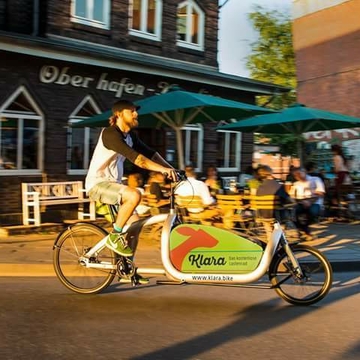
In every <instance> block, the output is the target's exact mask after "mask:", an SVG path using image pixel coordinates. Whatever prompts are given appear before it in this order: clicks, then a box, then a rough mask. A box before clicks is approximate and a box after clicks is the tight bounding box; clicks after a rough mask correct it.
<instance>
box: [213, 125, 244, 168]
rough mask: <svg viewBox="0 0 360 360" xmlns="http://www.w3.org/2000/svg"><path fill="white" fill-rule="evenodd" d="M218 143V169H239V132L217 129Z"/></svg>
mask: <svg viewBox="0 0 360 360" xmlns="http://www.w3.org/2000/svg"><path fill="white" fill-rule="evenodd" d="M218 144H219V151H218V156H217V167H218V170H219V171H240V155H241V154H240V151H241V133H239V132H231V131H218Z"/></svg>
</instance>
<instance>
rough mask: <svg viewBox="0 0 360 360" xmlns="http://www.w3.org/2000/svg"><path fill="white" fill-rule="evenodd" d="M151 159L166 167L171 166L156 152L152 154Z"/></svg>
mask: <svg viewBox="0 0 360 360" xmlns="http://www.w3.org/2000/svg"><path fill="white" fill-rule="evenodd" d="M151 160H152V161H154V162H156V163H157V164H160V165H162V166H165V167H167V168H172V166H171V165H170V164H169V163H168V162H167V161H166V160H165V159H164V158H163V157H162V156H161V155H160V154H159V153H158V152H156V153H155V154H154V155H153V156H152V158H151Z"/></svg>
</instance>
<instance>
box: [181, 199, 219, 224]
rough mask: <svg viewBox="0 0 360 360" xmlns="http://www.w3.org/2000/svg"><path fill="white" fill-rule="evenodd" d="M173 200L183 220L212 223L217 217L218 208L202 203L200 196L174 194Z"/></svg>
mask: <svg viewBox="0 0 360 360" xmlns="http://www.w3.org/2000/svg"><path fill="white" fill-rule="evenodd" d="M175 202H176V205H177V206H178V208H179V210H180V214H181V216H182V217H183V220H184V222H190V223H198V224H203V225H212V224H213V223H214V222H216V220H217V219H218V216H219V212H218V210H217V209H214V208H212V207H209V206H206V205H204V203H203V201H202V198H201V197H200V196H196V195H188V196H181V195H176V197H175Z"/></svg>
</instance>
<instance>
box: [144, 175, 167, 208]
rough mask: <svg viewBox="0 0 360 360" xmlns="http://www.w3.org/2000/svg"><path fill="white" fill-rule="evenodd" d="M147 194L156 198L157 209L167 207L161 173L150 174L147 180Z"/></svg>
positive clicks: (165, 190)
mask: <svg viewBox="0 0 360 360" xmlns="http://www.w3.org/2000/svg"><path fill="white" fill-rule="evenodd" d="M148 185H149V186H148V188H149V193H150V194H153V195H155V196H156V200H157V202H158V206H159V207H163V206H169V200H168V199H169V197H168V196H167V191H168V189H167V187H166V184H165V176H164V175H163V174H162V173H161V172H154V171H153V172H151V173H150V176H149V179H148Z"/></svg>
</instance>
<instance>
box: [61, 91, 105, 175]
mask: <svg viewBox="0 0 360 360" xmlns="http://www.w3.org/2000/svg"><path fill="white" fill-rule="evenodd" d="M100 112H101V111H100V109H99V107H98V106H97V105H96V103H95V101H94V100H93V99H92V97H91V96H90V95H88V96H86V97H85V98H84V99H83V100H82V101H81V102H80V104H79V105H78V106H77V107H76V109H75V110H74V111H73V113H72V114H71V115H70V119H69V125H70V127H69V131H68V151H67V164H68V165H67V169H68V174H70V175H83V174H86V172H87V169H88V167H89V163H90V160H91V156H92V154H93V152H94V149H95V146H96V143H97V140H98V137H99V134H100V131H101V129H100V128H97V129H92V128H72V127H71V124H73V123H76V122H79V121H81V120H83V119H86V118H88V117H90V116H94V115H96V114H100Z"/></svg>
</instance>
